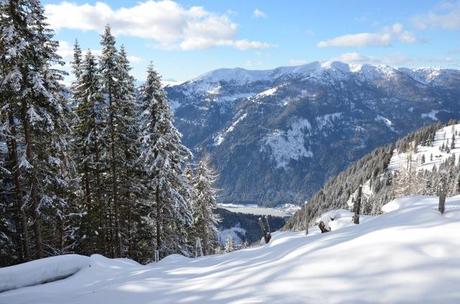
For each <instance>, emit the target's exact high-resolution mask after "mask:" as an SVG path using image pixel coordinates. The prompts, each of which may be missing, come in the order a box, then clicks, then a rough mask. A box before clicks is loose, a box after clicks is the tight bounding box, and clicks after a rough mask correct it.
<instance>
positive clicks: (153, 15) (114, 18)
mask: <svg viewBox="0 0 460 304" xmlns="http://www.w3.org/2000/svg"><path fill="white" fill-rule="evenodd" d="M45 11H46V15H47V17H48V22H49V24H50V25H51V26H52V27H53V28H54V29H56V30H60V29H64V28H67V29H78V30H83V31H98V32H101V31H102V29H103V28H104V26H105V25H106V24H110V25H111V27H112V30H113V33H114V34H115V35H125V36H133V37H139V38H144V39H149V40H153V41H155V42H156V46H157V47H163V48H180V49H183V50H192V49H202V48H208V47H213V46H231V47H235V48H237V49H241V50H245V49H261V48H267V47H269V46H270V45H269V44H268V43H265V42H260V41H250V40H245V39H243V40H238V39H236V38H235V36H236V34H237V29H238V25H237V24H236V23H234V22H233V21H232V20H231V19H230V18H229V16H228V15H225V14H223V15H219V14H216V13H213V12H208V11H206V10H205V9H204V8H203V7H198V6H193V7H190V8H185V7H183V6H181V5H180V4H178V3H176V2H174V1H171V0H159V1H153V0H149V1H144V2H139V3H137V4H136V5H135V6H132V7H122V8H119V9H115V10H114V9H112V8H111V7H110V6H109V5H107V4H105V3H102V2H96V3H95V4H94V5H91V4H82V5H78V4H75V3H70V2H61V3H59V4H48V5H46V6H45Z"/></svg>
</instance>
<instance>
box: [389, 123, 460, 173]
mask: <svg viewBox="0 0 460 304" xmlns="http://www.w3.org/2000/svg"><path fill="white" fill-rule="evenodd" d="M453 135H454V138H452V137H453ZM452 141H454V149H451V147H452V146H451V144H452ZM443 145H444V146H446V147H448V148H449V151H442V150H441V147H442V146H443ZM452 156H455V163H456V164H458V161H459V157H460V124H456V125H451V126H447V127H444V128H442V129H440V130H439V131H437V132H436V135H435V137H434V142H433V145H432V146H417V152H416V153H410V154H409V153H399V152H398V151H396V150H395V151H394V153H393V156H392V158H391V161H390V164H389V166H388V169H389V170H391V171H397V170H400V169H401V168H405V169H407V168H408V167H409V166H411V167H412V168H413V169H415V170H430V171H431V170H432V169H433V167H434V166H436V167H437V168H439V166H440V165H441V163H443V162H445V161H446V160H447V159H448V158H449V157H452ZM422 158H425V162H422Z"/></svg>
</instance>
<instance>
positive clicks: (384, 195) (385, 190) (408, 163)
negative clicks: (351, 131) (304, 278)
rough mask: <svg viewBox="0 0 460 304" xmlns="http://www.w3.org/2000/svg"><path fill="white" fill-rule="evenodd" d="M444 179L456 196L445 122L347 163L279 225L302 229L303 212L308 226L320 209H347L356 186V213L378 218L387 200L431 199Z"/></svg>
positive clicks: (458, 177)
mask: <svg viewBox="0 0 460 304" xmlns="http://www.w3.org/2000/svg"><path fill="white" fill-rule="evenodd" d="M442 177H446V179H447V185H448V189H447V191H448V195H449V196H452V195H457V194H459V193H460V124H456V123H455V122H454V121H451V122H450V124H448V125H442V124H440V123H437V124H433V125H431V126H428V127H424V128H422V129H420V130H417V131H416V132H413V133H411V134H409V135H407V136H406V137H404V138H402V139H400V140H398V141H397V142H396V143H395V144H388V145H385V146H383V147H380V148H377V149H376V150H374V151H373V152H371V153H369V154H367V155H365V156H364V157H363V158H361V159H360V160H358V161H357V162H355V163H353V164H352V165H350V166H349V167H348V168H347V169H346V170H345V171H343V172H341V173H340V174H338V175H337V176H336V177H333V178H331V179H329V180H328V181H327V182H326V184H325V185H324V186H323V187H322V188H321V189H320V190H319V191H318V192H317V193H316V194H315V195H314V196H313V197H312V199H311V200H310V201H309V202H308V204H307V206H306V209H305V208H302V209H301V210H299V211H298V212H297V213H296V214H294V216H293V217H291V218H290V219H289V221H288V222H287V224H286V225H285V229H290V230H301V229H304V228H305V210H306V211H307V214H308V219H309V221H310V223H313V222H314V221H315V219H316V218H317V217H318V216H319V215H321V214H323V213H324V212H326V211H329V210H333V209H338V208H345V209H351V207H352V197H354V196H356V192H357V189H358V187H359V186H360V185H362V193H363V194H362V212H363V213H364V214H379V213H380V212H381V207H382V206H383V205H384V204H386V203H387V202H389V201H390V200H392V199H394V198H397V197H400V196H404V195H416V194H420V195H436V194H437V187H438V186H439V185H440V182H441V178H442Z"/></svg>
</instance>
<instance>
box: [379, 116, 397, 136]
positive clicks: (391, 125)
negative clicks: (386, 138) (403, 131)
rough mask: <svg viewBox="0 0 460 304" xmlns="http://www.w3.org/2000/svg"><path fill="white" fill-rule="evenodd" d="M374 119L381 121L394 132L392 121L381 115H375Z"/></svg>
mask: <svg viewBox="0 0 460 304" xmlns="http://www.w3.org/2000/svg"><path fill="white" fill-rule="evenodd" d="M375 121H381V122H383V123H384V124H385V125H386V126H387V127H388V128H389V129H390V130H391V131H393V132H395V129H394V128H393V122H392V121H391V120H389V119H388V118H386V117H383V116H381V115H377V117H376V118H375Z"/></svg>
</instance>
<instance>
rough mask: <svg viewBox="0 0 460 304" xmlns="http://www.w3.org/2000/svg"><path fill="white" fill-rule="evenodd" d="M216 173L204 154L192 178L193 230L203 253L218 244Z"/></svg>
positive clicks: (211, 250) (211, 251) (209, 252)
mask: <svg viewBox="0 0 460 304" xmlns="http://www.w3.org/2000/svg"><path fill="white" fill-rule="evenodd" d="M216 178H217V174H216V172H215V171H214V170H213V169H212V168H211V165H210V158H209V156H208V155H205V156H204V157H203V159H202V160H201V161H200V162H199V163H198V165H197V168H196V172H195V176H194V178H193V188H194V191H195V199H194V200H193V231H194V233H195V234H196V237H198V238H200V239H201V240H202V248H203V253H204V255H208V254H211V253H213V252H214V248H215V247H216V246H217V245H218V234H217V233H218V231H217V224H218V222H219V218H218V216H217V215H216V214H215V213H214V211H215V210H216V209H217V199H216V193H217V190H216V189H215V188H214V186H213V185H214V183H215V181H216Z"/></svg>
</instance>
